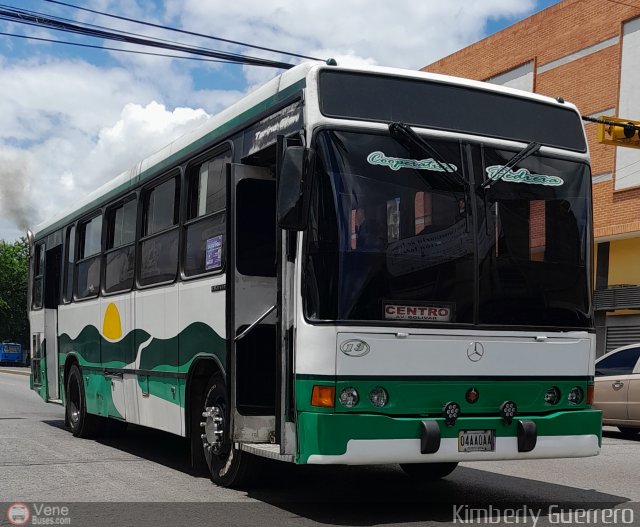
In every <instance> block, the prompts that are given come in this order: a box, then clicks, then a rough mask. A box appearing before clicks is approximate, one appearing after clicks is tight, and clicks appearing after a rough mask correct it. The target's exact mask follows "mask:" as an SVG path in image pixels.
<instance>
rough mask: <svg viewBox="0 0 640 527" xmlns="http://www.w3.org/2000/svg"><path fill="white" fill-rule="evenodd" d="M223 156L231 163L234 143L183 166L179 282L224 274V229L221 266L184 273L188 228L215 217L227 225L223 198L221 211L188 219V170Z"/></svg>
mask: <svg viewBox="0 0 640 527" xmlns="http://www.w3.org/2000/svg"><path fill="white" fill-rule="evenodd" d="M225 154H228V158H229V163H233V155H234V143H233V141H232V140H230V139H229V140H227V141H224V142H223V143H220V144H217V145H215V146H214V147H212V148H210V149H208V150H207V151H206V152H203V153H202V154H200V155H198V156H196V157H194V158H192V159H190V160H189V161H188V162H187V163H186V164H185V165H184V171H183V172H184V173H183V180H184V186H183V188H184V192H182V195H181V200H182V206H181V215H182V221H181V222H180V230H181V237H180V258H179V275H180V280H182V281H189V280H197V279H199V278H203V277H206V276H215V275H220V274H224V273H225V272H226V257H225V254H226V250H225V247H226V242H227V240H226V227H225V228H224V229H223V233H222V236H223V238H222V265H221V266H220V267H217V268H214V269H211V270H208V271H205V272H203V273H198V274H192V275H188V274H186V272H185V267H186V257H187V231H188V229H189V227H191V226H192V225H196V224H198V223H200V222H202V223H204V222H205V221H207V220H210V219H212V218H215V217H216V216H222V217H224V225H225V226H226V223H227V220H228V218H227V200H226V198H225V206H224V207H223V208H222V209H219V210H215V211H213V212H209V213H207V214H205V215H203V216H196V217H195V218H191V219H188V208H189V191H190V185H189V183H190V181H189V179H190V175H191V174H190V170H192V169H193V168H194V167H197V166H199V165H202V164H203V163H205V162H208V161H211V160H212V159H214V158H216V157H223V156H225ZM224 177H225V196H227V194H228V193H229V191H230V189H229V181H227V178H226V174H225V176H224Z"/></svg>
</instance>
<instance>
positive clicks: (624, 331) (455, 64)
mask: <svg viewBox="0 0 640 527" xmlns="http://www.w3.org/2000/svg"><path fill="white" fill-rule="evenodd" d="M634 5H637V6H638V7H634ZM423 70H424V71H430V72H435V73H445V74H449V75H457V76H460V77H467V78H472V79H477V80H484V81H489V82H494V83H497V84H502V85H506V86H511V87H514V88H519V89H524V90H529V91H535V92H537V93H541V94H544V95H549V96H552V97H559V96H560V97H563V98H564V99H565V100H567V101H571V102H572V103H574V104H576V105H577V106H578V108H579V110H580V112H581V113H582V115H588V116H592V117H599V116H619V117H623V118H626V119H632V120H640V2H638V0H563V1H561V2H559V3H558V4H555V5H553V6H551V7H549V8H547V9H545V10H544V11H541V12H539V13H537V14H535V15H533V16H531V17H529V18H527V19H525V20H523V21H521V22H519V23H517V24H514V25H513V26H511V27H508V28H506V29H504V30H503V31H500V32H499V33H496V34H494V35H491V36H490V37H487V38H486V39H484V40H481V41H479V42H477V43H475V44H473V45H471V46H469V47H467V48H464V49H462V50H460V51H458V52H456V53H454V54H452V55H449V56H448V57H445V58H443V59H441V60H439V61H437V62H435V63H433V64H430V65H428V66H426V67H424V68H423ZM596 129H597V125H595V124H589V123H586V124H585V130H586V133H587V138H588V140H589V149H590V153H591V162H592V165H591V168H592V178H593V179H592V182H593V203H594V205H593V206H594V216H595V218H594V235H595V242H596V246H595V250H594V253H595V257H596V265H595V272H594V283H595V293H594V305H595V310H596V311H595V312H596V326H597V333H598V354H599V355H600V354H602V353H604V351H606V350H611V349H613V348H615V347H617V346H620V345H624V344H629V343H632V342H640V149H633V148H625V147H616V146H608V145H601V144H599V143H598V140H597V132H596Z"/></svg>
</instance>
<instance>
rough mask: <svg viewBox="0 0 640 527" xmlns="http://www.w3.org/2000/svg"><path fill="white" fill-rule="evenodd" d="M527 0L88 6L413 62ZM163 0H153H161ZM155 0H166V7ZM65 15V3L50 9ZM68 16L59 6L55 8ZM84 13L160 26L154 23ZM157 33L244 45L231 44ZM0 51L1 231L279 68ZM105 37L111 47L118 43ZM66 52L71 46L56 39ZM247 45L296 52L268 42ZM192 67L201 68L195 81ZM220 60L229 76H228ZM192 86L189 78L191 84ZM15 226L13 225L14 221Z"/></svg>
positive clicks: (191, 0)
mask: <svg viewBox="0 0 640 527" xmlns="http://www.w3.org/2000/svg"><path fill="white" fill-rule="evenodd" d="M534 4H535V2H534V0H522V1H519V2H513V0H448V1H446V2H443V1H442V0H422V1H420V2H416V1H415V0H394V1H393V2H391V1H387V0H322V1H314V2H291V1H287V0H270V1H268V2H265V1H263V0H236V1H234V2H225V3H220V2H202V1H201V0H164V2H162V1H161V0H156V1H155V2H151V3H150V2H148V1H144V2H143V1H140V0H138V1H135V0H132V1H130V2H124V3H123V2H119V1H115V0H91V1H88V2H86V4H85V5H86V6H87V7H90V8H94V9H98V10H100V11H110V12H115V13H122V14H125V15H127V16H130V17H133V18H139V19H145V20H150V21H153V22H158V23H165V24H168V25H172V26H181V27H184V28H185V29H189V30H192V31H196V32H200V33H204V34H208V35H215V36H219V37H222V38H227V39H231V40H237V41H245V42H251V43H258V44H260V45H262V46H265V47H271V48H277V49H283V50H287V51H294V52H297V53H300V54H304V55H310V56H317V57H320V58H328V57H334V58H336V59H337V60H338V62H339V63H343V64H380V65H385V66H399V67H407V68H414V69H417V68H420V67H422V66H424V65H426V64H428V63H430V62H432V61H434V60H436V59H438V58H440V57H442V56H444V55H446V54H448V53H451V52H453V51H455V50H457V49H459V48H460V47H462V46H465V45H467V44H469V43H471V42H473V41H475V40H477V39H478V38H480V37H481V36H482V35H483V31H484V30H485V26H486V23H487V21H488V20H489V19H491V18H492V17H493V18H496V17H517V16H521V15H523V14H526V13H527V12H529V11H530V10H531V9H532V8H533V7H534ZM158 6H160V7H158ZM163 7H164V9H163ZM57 9H59V10H60V14H63V11H64V9H63V8H57ZM64 13H66V14H67V15H68V14H69V13H68V11H64ZM78 16H79V17H80V18H82V19H83V20H86V21H90V22H95V23H99V24H103V25H109V26H111V27H120V28H122V29H129V30H135V31H136V32H138V33H140V32H144V33H146V34H154V35H157V34H158V31H157V30H155V29H149V28H145V29H144V30H142V31H141V29H140V27H135V29H133V26H131V25H130V24H125V23H119V22H117V21H114V20H110V21H108V22H105V20H104V19H98V18H97V17H95V16H94V15H90V14H87V13H80V14H78ZM164 37H166V38H171V39H172V40H180V41H182V42H190V43H196V42H197V43H198V44H199V45H203V46H207V47H210V48H216V49H222V50H227V51H234V52H243V53H247V50H244V49H243V50H241V49H239V48H237V47H234V46H232V45H230V44H223V43H219V42H213V41H211V40H206V39H197V38H195V37H187V36H181V35H176V34H171V35H167V34H165V35H164ZM0 44H4V46H3V49H4V50H5V51H6V53H5V55H4V56H2V55H0V78H1V79H2V82H1V83H0V115H1V116H2V126H1V127H0V184H1V185H2V187H3V194H2V197H1V198H0V238H3V237H5V238H7V239H10V238H12V237H15V235H16V232H21V230H22V228H23V227H24V226H25V224H26V223H28V224H30V225H32V226H33V225H34V224H35V223H36V222H38V221H40V220H43V219H46V218H47V217H49V216H51V215H53V214H55V213H57V212H59V211H60V210H61V209H62V208H64V207H67V206H69V205H70V204H72V203H73V201H74V200H75V199H77V198H78V197H80V196H83V195H84V194H86V193H87V192H89V191H91V190H93V189H94V188H96V187H97V186H98V185H99V184H101V183H104V182H105V181H106V180H108V179H109V178H110V177H112V176H114V175H116V174H118V173H119V172H121V171H123V170H126V169H127V168H129V167H130V166H132V165H133V164H134V163H135V162H137V161H139V160H140V159H141V158H143V157H145V156H147V155H149V154H150V153H152V152H153V151H155V150H157V149H159V148H160V147H162V146H163V145H164V144H166V143H168V142H170V141H172V140H173V139H175V138H176V137H177V136H178V135H180V134H181V133H183V132H185V131H187V130H189V129H191V128H193V127H194V126H197V125H198V124H200V123H202V121H203V120H204V119H206V116H207V114H214V113H217V112H218V111H220V110H221V109H222V108H224V107H226V106H228V105H229V104H231V103H233V102H234V101H235V100H237V99H238V98H239V97H240V96H241V95H242V93H243V91H244V90H245V89H251V88H253V87H255V86H256V85H257V84H261V83H262V82H264V81H266V80H268V79H270V78H272V77H273V76H274V75H276V74H277V73H278V71H275V70H270V69H267V68H257V67H254V68H246V67H245V68H243V69H242V70H241V71H242V73H243V75H244V86H243V87H241V88H240V89H238V88H237V86H234V89H224V88H225V87H226V86H230V85H234V83H233V82H232V81H233V75H229V73H228V71H229V70H220V66H219V65H216V64H207V65H204V64H202V63H191V62H186V61H185V62H180V63H179V62H177V61H170V60H168V59H162V58H154V57H143V56H136V55H129V54H117V53H111V54H109V55H105V54H104V52H97V53H100V54H101V55H100V57H102V59H101V60H102V61H104V60H105V57H107V58H108V59H109V66H101V65H99V64H101V62H98V59H96V63H95V64H91V63H89V62H87V61H86V60H66V59H61V58H60V55H58V56H57V57H56V54H58V53H60V50H61V48H60V47H59V46H55V45H35V44H33V43H31V44H28V48H29V51H30V53H29V57H28V58H25V59H15V58H12V57H11V53H12V52H13V49H15V48H17V47H18V44H17V43H16V42H14V41H11V42H10V45H6V38H3V39H2V41H1V42H0ZM109 45H111V46H115V45H116V44H115V43H110V44H109ZM64 50H65V52H66V53H69V50H68V48H64ZM249 54H252V55H257V56H266V57H271V58H277V59H278V60H286V61H291V62H298V60H299V59H291V58H283V57H282V56H278V55H277V54H272V53H269V52H266V51H260V52H258V51H250V52H249ZM196 71H197V72H198V74H199V75H200V79H199V81H198V82H196V81H194V77H193V74H194V72H196ZM225 71H226V77H225ZM196 86H197V87H196ZM17 225H20V231H18V230H16V229H17V227H16V226H17Z"/></svg>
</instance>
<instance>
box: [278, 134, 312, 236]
mask: <svg viewBox="0 0 640 527" xmlns="http://www.w3.org/2000/svg"><path fill="white" fill-rule="evenodd" d="M309 152H310V151H309V150H308V149H306V148H305V147H303V146H289V147H287V148H286V149H285V151H284V155H283V157H282V166H281V167H280V170H279V173H278V226H279V227H280V228H281V229H285V230H288V231H303V230H305V229H306V228H307V222H308V219H309V192H310V190H311V189H310V180H311V176H310V171H309V170H307V166H308V164H307V154H308V153H309Z"/></svg>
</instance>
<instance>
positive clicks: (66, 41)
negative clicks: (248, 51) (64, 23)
mask: <svg viewBox="0 0 640 527" xmlns="http://www.w3.org/2000/svg"><path fill="white" fill-rule="evenodd" d="M0 35H4V36H6V37H16V38H24V39H27V40H36V41H40V42H51V43H53V44H65V45H68V46H76V47H80V48H90V49H100V50H103V51H119V52H121V53H133V54H136V55H149V56H152V57H164V58H170V59H184V60H198V61H202V62H217V63H223V64H242V63H241V62H237V61H236V62H234V61H231V60H218V59H207V58H205V57H190V56H188V55H169V54H168V53H152V52H151V51H138V50H135V49H123V48H110V47H107V46H96V45H92V44H82V43H80V42H70V41H68V40H55V39H53V38H43V37H33V36H28V35H18V34H17V33H5V32H3V31H0Z"/></svg>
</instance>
